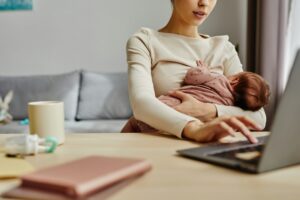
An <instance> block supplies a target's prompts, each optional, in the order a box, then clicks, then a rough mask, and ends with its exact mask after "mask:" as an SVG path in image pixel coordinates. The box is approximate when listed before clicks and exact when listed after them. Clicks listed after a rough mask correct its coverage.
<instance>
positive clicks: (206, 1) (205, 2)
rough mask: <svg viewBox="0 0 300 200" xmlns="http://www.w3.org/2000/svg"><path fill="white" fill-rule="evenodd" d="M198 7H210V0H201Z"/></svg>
mask: <svg viewBox="0 0 300 200" xmlns="http://www.w3.org/2000/svg"><path fill="white" fill-rule="evenodd" d="M198 5H199V6H208V5H209V0H199V1H198Z"/></svg>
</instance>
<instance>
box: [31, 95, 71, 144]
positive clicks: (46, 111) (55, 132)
mask: <svg viewBox="0 0 300 200" xmlns="http://www.w3.org/2000/svg"><path fill="white" fill-rule="evenodd" d="M28 116H29V129H30V133H31V134H37V135H38V136H39V137H42V138H45V137H47V136H54V137H56V138H57V140H58V143H59V144H63V143H64V141H65V128H64V118H65V117H64V103H63V102H61V101H36V102H29V103H28Z"/></svg>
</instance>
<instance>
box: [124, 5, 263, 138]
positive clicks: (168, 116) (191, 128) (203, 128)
mask: <svg viewBox="0 0 300 200" xmlns="http://www.w3.org/2000/svg"><path fill="white" fill-rule="evenodd" d="M171 2H172V5H173V12H172V16H171V18H170V20H169V22H168V23H167V25H166V26H165V27H163V28H162V29H160V30H159V31H156V30H151V29H148V28H142V29H141V30H139V31H138V32H136V33H135V34H134V35H133V36H132V37H131V38H130V39H129V40H128V42H127V62H128V84H129V98H130V102H131V106H132V109H133V113H134V116H135V118H136V119H138V120H140V121H143V122H145V123H147V124H149V125H150V126H152V127H154V128H156V129H158V130H161V131H160V132H161V133H162V134H172V135H175V136H177V137H179V138H182V137H183V138H187V139H191V140H194V141H198V142H211V141H215V140H218V139H220V138H222V137H225V136H227V135H233V134H234V132H235V131H240V132H241V133H242V134H243V135H245V136H246V137H247V139H248V140H249V141H250V142H252V143H256V142H257V140H256V138H255V137H253V136H252V135H251V133H250V131H249V129H253V130H261V129H262V128H263V127H264V126H265V121H266V118H265V113H264V111H263V110H259V111H257V112H250V111H243V110H241V109H240V108H236V107H229V106H221V105H214V104H207V103H201V102H198V101H197V100H196V99H194V98H193V97H192V96H190V95H187V94H183V93H181V92H173V93H172V95H173V96H175V97H177V98H179V99H181V100H182V103H181V104H180V105H178V106H177V107H175V109H176V110H174V109H173V108H170V107H168V106H167V105H165V104H164V103H162V102H160V101H159V100H158V99H157V98H156V96H160V95H162V94H166V93H167V92H168V91H170V90H175V89H177V88H179V87H180V84H181V83H182V81H183V78H184V76H185V74H186V72H187V70H188V69H189V68H190V67H196V66H197V65H196V61H197V60H202V61H204V62H205V63H207V64H208V66H210V70H211V71H214V72H217V73H222V74H224V75H225V76H229V75H233V74H236V73H239V72H241V71H242V65H241V63H240V60H239V58H238V55H237V53H236V51H235V48H234V46H233V45H232V44H231V43H230V42H229V41H228V37H227V36H217V37H209V36H206V35H200V34H199V33H198V26H200V25H201V24H202V23H203V22H204V21H205V20H206V18H207V17H208V16H209V14H210V13H211V12H212V10H213V9H214V7H215V5H216V3H217V0H173V1H171ZM214 66H216V67H214ZM229 114H230V115H231V116H227V115H229ZM232 115H235V116H232ZM250 118H251V119H250Z"/></svg>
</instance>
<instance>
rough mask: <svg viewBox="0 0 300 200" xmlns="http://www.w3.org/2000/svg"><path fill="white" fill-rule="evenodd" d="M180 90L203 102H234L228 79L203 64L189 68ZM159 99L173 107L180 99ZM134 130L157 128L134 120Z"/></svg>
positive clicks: (166, 97)
mask: <svg viewBox="0 0 300 200" xmlns="http://www.w3.org/2000/svg"><path fill="white" fill-rule="evenodd" d="M178 90H179V91H181V92H184V93H186V94H190V95H192V96H193V97H194V98H195V99H197V100H199V101H201V102H203V103H213V104H221V105H227V106H232V105H233V104H234V96H233V89H232V87H231V85H230V83H229V80H228V79H227V78H226V77H225V76H224V75H222V74H218V73H214V72H210V71H209V70H208V68H207V67H206V66H205V65H203V66H198V67H193V68H191V69H189V70H188V71H187V73H186V76H185V78H184V81H183V86H182V87H181V88H180V89H178ZM158 99H159V100H160V101H162V102H163V103H165V104H167V105H168V106H170V107H174V106H176V105H179V104H180V103H181V100H180V99H177V98H175V97H172V96H170V95H161V96H159V97H158ZM130 120H133V121H131V122H133V123H132V124H134V123H136V125H135V126H134V127H135V128H137V129H139V130H136V132H156V131H157V130H156V129H154V128H152V127H151V126H149V125H147V124H145V123H143V122H141V121H138V120H135V119H130Z"/></svg>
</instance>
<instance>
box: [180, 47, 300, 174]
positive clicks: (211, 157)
mask: <svg viewBox="0 0 300 200" xmlns="http://www.w3.org/2000/svg"><path fill="white" fill-rule="evenodd" d="M299 85H300V50H298V53H297V56H296V58H295V61H294V65H293V68H292V70H291V73H290V77H289V80H288V83H287V86H286V89H285V91H284V94H283V95H282V97H281V99H280V102H279V104H278V106H277V108H276V113H275V117H274V120H273V122H272V126H271V134H270V136H268V137H261V138H258V140H259V141H258V143H257V144H250V143H249V142H248V141H242V142H237V143H233V144H220V143H217V144H210V145H206V146H203V147H196V148H191V149H183V150H178V151H177V153H178V154H179V155H180V156H184V157H188V158H192V159H196V160H200V161H204V162H209V163H213V164H217V165H221V166H225V167H229V168H233V169H237V170H242V171H245V172H250V173H262V172H266V171H270V170H275V169H278V168H282V167H286V166H291V165H295V164H298V163H300V151H299V150H300V148H299V147H300V120H299V119H300V89H299Z"/></svg>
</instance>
